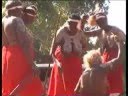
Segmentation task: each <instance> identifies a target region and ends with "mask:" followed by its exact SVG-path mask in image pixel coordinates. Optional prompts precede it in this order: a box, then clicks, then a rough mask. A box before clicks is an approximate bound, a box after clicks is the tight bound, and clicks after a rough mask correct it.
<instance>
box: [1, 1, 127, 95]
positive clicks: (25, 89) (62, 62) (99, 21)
mask: <svg viewBox="0 0 128 96" xmlns="http://www.w3.org/2000/svg"><path fill="white" fill-rule="evenodd" d="M36 15H37V8H36V7H35V6H34V5H31V6H27V7H25V8H24V7H23V6H22V3H21V2H20V1H7V3H6V5H5V16H4V17H3V19H2V96H11V95H12V96H42V95H43V94H45V95H46V96H109V95H111V94H113V93H117V95H116V96H122V94H123V92H124V88H123V87H124V86H123V74H124V61H123V60H124V59H123V58H122V55H123V51H124V50H123V49H124V48H125V41H126V36H125V34H124V33H123V32H122V31H121V30H120V29H119V28H117V27H115V26H111V25H108V22H107V16H106V15H105V14H104V13H103V12H94V13H93V14H90V15H88V16H87V15H83V16H82V17H80V16H78V15H76V14H72V15H71V16H70V17H69V19H68V20H67V21H66V22H65V23H64V25H63V26H62V27H60V28H59V30H58V31H57V33H56V35H55V38H54V42H53V44H52V47H51V52H50V54H52V55H51V56H52V57H53V59H54V66H53V68H52V70H51V76H50V80H49V86H48V90H47V91H46V90H45V88H44V85H43V84H42V82H41V80H40V78H39V74H40V73H39V70H38V68H37V67H36V65H35V64H34V63H33V58H34V51H33V48H34V47H33V41H32V36H31V35H30V34H29V33H30V32H29V30H28V28H27V26H28V25H30V24H32V23H33V22H34V20H35V19H36ZM85 23H88V24H89V25H90V26H94V25H97V26H99V28H100V29H98V30H91V31H89V32H86V31H85V30H84V25H85ZM91 36H97V37H98V38H99V39H100V43H101V46H100V48H98V49H93V50H90V51H87V39H86V37H91ZM82 64H83V65H85V69H84V71H83V70H82Z"/></svg>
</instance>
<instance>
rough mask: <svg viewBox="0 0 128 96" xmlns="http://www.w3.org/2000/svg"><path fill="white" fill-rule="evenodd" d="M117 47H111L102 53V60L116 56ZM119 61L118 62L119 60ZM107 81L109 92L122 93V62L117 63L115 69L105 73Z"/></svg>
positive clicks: (105, 60)
mask: <svg viewBox="0 0 128 96" xmlns="http://www.w3.org/2000/svg"><path fill="white" fill-rule="evenodd" d="M117 55H118V48H111V49H109V50H108V51H106V52H104V53H103V59H104V62H107V61H109V60H112V59H113V58H115V57H117ZM119 63H120V62H119ZM107 78H108V83H109V90H108V92H109V93H122V92H123V91H124V90H123V64H119V66H117V68H116V69H114V70H113V71H111V72H109V73H108V75H107Z"/></svg>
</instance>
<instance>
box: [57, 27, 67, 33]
mask: <svg viewBox="0 0 128 96" xmlns="http://www.w3.org/2000/svg"><path fill="white" fill-rule="evenodd" d="M65 31H67V27H63V26H62V27H60V28H59V29H58V30H57V34H56V35H60V34H64V33H65Z"/></svg>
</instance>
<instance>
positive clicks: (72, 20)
mask: <svg viewBox="0 0 128 96" xmlns="http://www.w3.org/2000/svg"><path fill="white" fill-rule="evenodd" d="M67 21H68V22H70V21H71V22H77V23H79V22H80V20H74V19H70V18H69V19H68V20H67Z"/></svg>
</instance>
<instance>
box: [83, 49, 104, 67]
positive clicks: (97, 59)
mask: <svg viewBox="0 0 128 96" xmlns="http://www.w3.org/2000/svg"><path fill="white" fill-rule="evenodd" d="M83 63H84V64H85V67H91V66H92V65H93V64H96V63H102V56H101V53H100V49H97V50H95V49H93V50H90V51H88V52H87V54H85V55H84V56H83Z"/></svg>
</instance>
